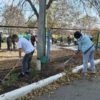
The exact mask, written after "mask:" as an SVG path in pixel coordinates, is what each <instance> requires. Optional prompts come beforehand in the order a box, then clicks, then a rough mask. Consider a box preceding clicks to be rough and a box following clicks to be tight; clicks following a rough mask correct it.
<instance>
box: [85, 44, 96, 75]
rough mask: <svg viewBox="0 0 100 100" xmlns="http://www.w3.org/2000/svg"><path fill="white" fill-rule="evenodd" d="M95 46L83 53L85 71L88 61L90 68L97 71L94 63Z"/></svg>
mask: <svg viewBox="0 0 100 100" xmlns="http://www.w3.org/2000/svg"><path fill="white" fill-rule="evenodd" d="M94 51H95V48H94V46H93V47H92V48H91V49H90V50H89V51H88V52H87V53H85V54H84V53H83V73H86V72H87V68H88V62H90V70H91V71H92V72H93V73H94V72H95V64H94Z"/></svg>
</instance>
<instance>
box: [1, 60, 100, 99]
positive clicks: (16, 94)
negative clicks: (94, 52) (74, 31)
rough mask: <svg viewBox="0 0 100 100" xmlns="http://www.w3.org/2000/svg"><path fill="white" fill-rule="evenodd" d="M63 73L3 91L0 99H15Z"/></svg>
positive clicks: (96, 61) (97, 62) (78, 68)
mask: <svg viewBox="0 0 100 100" xmlns="http://www.w3.org/2000/svg"><path fill="white" fill-rule="evenodd" d="M99 63H100V59H97V60H95V64H99ZM82 68H83V66H82V65H81V66H77V67H76V68H75V69H73V70H72V72H73V73H76V72H78V71H79V70H80V69H82ZM64 75H66V73H64V72H63V73H59V74H57V75H54V76H51V77H49V78H46V79H43V80H40V81H38V82H36V83H32V84H30V85H27V86H24V87H22V88H19V89H16V90H13V91H11V92H8V93H5V94H2V95H0V100H16V99H18V98H20V97H22V96H25V95H26V94H28V93H30V92H32V91H33V90H35V89H38V88H41V87H44V86H46V85H48V84H50V83H52V82H54V81H56V80H57V79H59V78H61V77H63V76H64Z"/></svg>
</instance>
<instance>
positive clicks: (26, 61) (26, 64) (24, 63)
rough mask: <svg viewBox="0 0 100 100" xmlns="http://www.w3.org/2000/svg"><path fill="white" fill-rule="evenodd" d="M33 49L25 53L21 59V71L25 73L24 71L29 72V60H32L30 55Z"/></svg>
mask: <svg viewBox="0 0 100 100" xmlns="http://www.w3.org/2000/svg"><path fill="white" fill-rule="evenodd" d="M33 53H34V51H32V52H31V53H28V54H25V56H24V57H23V61H22V69H21V71H22V73H24V74H25V72H29V69H30V66H31V65H30V64H31V60H32V56H33Z"/></svg>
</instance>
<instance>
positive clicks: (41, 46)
mask: <svg viewBox="0 0 100 100" xmlns="http://www.w3.org/2000/svg"><path fill="white" fill-rule="evenodd" d="M39 7H40V8H39V19H38V43H37V57H38V58H41V57H43V56H45V46H46V31H45V14H46V0H40V1H39Z"/></svg>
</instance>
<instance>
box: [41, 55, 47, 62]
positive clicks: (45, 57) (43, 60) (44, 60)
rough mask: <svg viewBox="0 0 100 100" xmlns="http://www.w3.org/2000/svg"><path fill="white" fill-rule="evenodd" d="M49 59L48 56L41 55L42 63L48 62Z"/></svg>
mask: <svg viewBox="0 0 100 100" xmlns="http://www.w3.org/2000/svg"><path fill="white" fill-rule="evenodd" d="M47 61H48V58H47V56H43V57H41V63H42V64H46V63H47Z"/></svg>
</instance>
